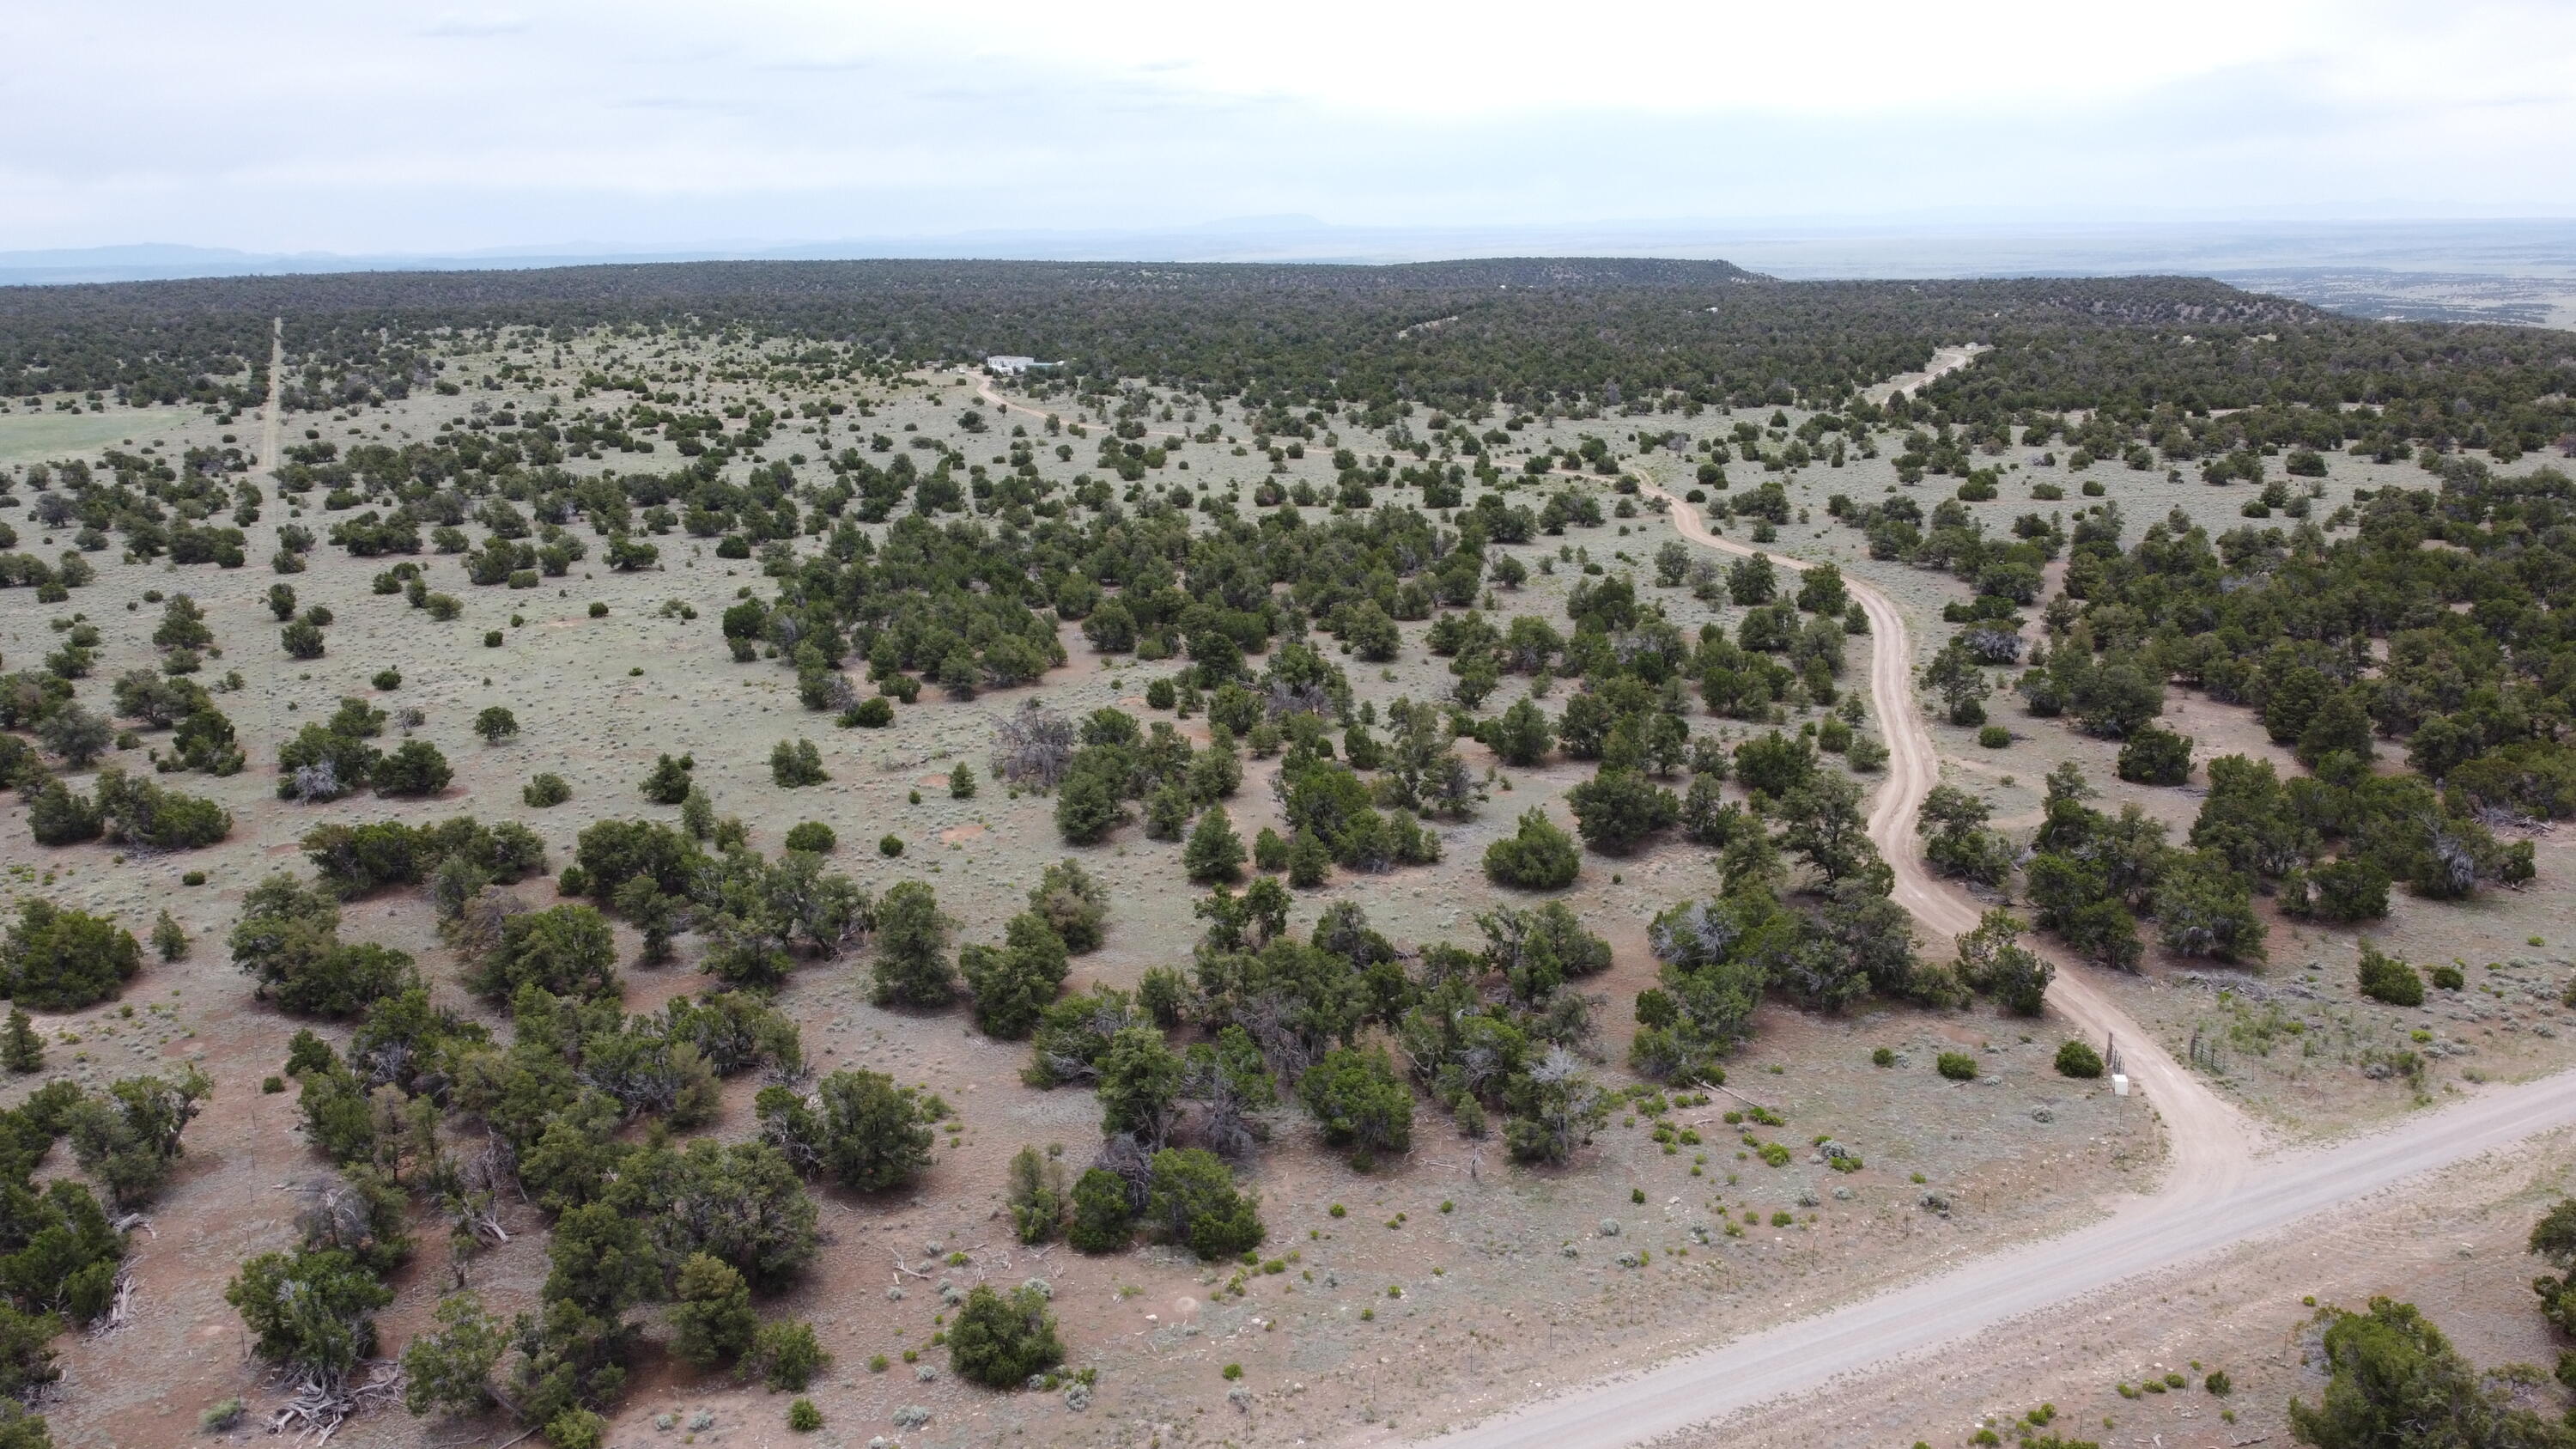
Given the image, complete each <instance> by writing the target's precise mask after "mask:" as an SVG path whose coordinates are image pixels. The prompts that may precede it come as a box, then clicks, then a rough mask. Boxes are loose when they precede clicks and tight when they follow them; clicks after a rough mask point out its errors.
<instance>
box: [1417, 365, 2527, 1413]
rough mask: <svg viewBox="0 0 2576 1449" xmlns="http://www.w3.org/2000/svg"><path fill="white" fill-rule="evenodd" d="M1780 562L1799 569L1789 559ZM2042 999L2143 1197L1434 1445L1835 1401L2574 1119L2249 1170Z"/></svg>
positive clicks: (1892, 633) (2364, 1142)
mask: <svg viewBox="0 0 2576 1449" xmlns="http://www.w3.org/2000/svg"><path fill="white" fill-rule="evenodd" d="M1964 361H1965V358H1961V359H1960V362H1962V363H1963V362H1964ZM1953 365H1957V364H1953ZM1646 491H1647V492H1648V493H1649V494H1650V495H1652V496H1654V497H1658V498H1660V499H1662V500H1663V502H1664V504H1665V506H1666V508H1667V509H1668V511H1669V513H1670V516H1671V518H1672V520H1673V523H1674V526H1675V527H1676V528H1677V529H1678V530H1679V531H1680V532H1681V533H1682V535H1683V536H1684V537H1686V538H1689V539H1690V540H1692V541H1693V542H1695V543H1698V544H1701V545H1703V546H1705V547H1709V548H1713V549H1718V550H1722V551H1725V552H1730V553H1739V554H1749V553H1752V552H1755V550H1753V549H1752V548H1749V547H1747V546H1745V545H1743V544H1738V543H1736V542H1734V541H1733V540H1730V539H1725V538H1720V537H1718V536H1716V535H1714V534H1712V533H1711V532H1710V531H1709V529H1708V527H1707V525H1706V523H1705V522H1704V521H1703V520H1702V519H1701V518H1700V517H1699V515H1698V511H1697V510H1696V509H1694V508H1692V507H1690V506H1688V505H1687V504H1684V503H1683V502H1682V501H1681V500H1679V499H1677V498H1674V497H1673V496H1672V495H1671V494H1669V493H1665V492H1663V491H1662V490H1660V489H1656V488H1653V487H1651V486H1648V487H1647V488H1646ZM1774 559H1775V562H1777V563H1780V564H1782V565H1784V566H1786V567H1790V568H1799V567H1803V565H1802V564H1800V563H1799V562H1798V561H1797V560H1794V559H1788V558H1782V557H1778V556H1776V555H1775V556H1774ZM1846 583H1847V585H1848V587H1849V589H1850V592H1851V594H1852V596H1853V597H1854V598H1855V599H1857V600H1858V601H1859V603H1860V605H1861V607H1862V610H1863V611H1864V612H1865V613H1866V614H1867V616H1868V618H1869V621H1870V628H1871V630H1872V633H1873V635H1874V637H1875V642H1876V647H1874V648H1873V649H1872V651H1871V661H1870V681H1869V684H1870V695H1871V698H1872V701H1873V703H1874V704H1875V706H1876V709H1877V711H1878V715H1879V719H1880V720H1881V722H1882V724H1883V727H1884V728H1885V731H1886V734H1887V741H1888V749H1889V768H1888V778H1887V781H1886V783H1885V784H1884V785H1882V786H1881V787H1880V789H1879V791H1878V794H1877V797H1876V799H1875V801H1874V802H1873V804H1872V809H1871V812H1870V820H1869V833H1870V837H1871V839H1872V840H1874V841H1876V842H1877V843H1878V845H1879V848H1880V850H1881V851H1882V853H1883V854H1884V855H1885V856H1886V858H1887V860H1888V862H1889V864H1890V865H1891V866H1892V867H1893V868H1894V871H1895V875H1896V886H1895V892H1894V895H1895V899H1896V900H1897V902H1898V903H1899V904H1901V905H1903V906H1904V907H1905V908H1906V910H1907V911H1908V913H1910V914H1911V915H1913V916H1914V918H1915V919H1916V920H1917V921H1919V922H1921V924H1922V925H1923V927H1924V928H1925V930H1926V931H1927V932H1928V933H1930V934H1932V935H1934V936H1936V937H1937V936H1951V935H1956V934H1958V933H1959V932H1961V931H1965V930H1967V929H1970V928H1972V927H1973V926H1974V925H1975V924H1976V920H1977V916H1978V914H1979V912H1978V908H1977V906H1976V904H1975V903H1974V902H1972V901H1971V900H1969V899H1967V898H1966V897H1965V896H1963V895H1962V894H1960V893H1959V892H1957V891H1956V890H1954V889H1952V888H1951V887H1950V886H1948V885H1947V884H1946V883H1944V882H1942V881H1940V880H1938V879H1936V878H1934V877H1933V876H1932V875H1931V874H1930V873H1929V872H1928V871H1927V870H1926V869H1925V868H1924V864H1923V860H1922V858H1921V856H1920V855H1919V854H1918V853H1917V851H1916V849H1915V840H1914V836H1913V818H1914V813H1915V811H1916V809H1917V808H1918V807H1919V806H1920V805H1921V803H1922V800H1923V797H1924V795H1925V794H1927V793H1928V792H1929V791H1930V790H1931V788H1932V786H1933V785H1934V784H1935V783H1937V782H1938V780H1939V778H1940V758H1939V755H1938V753H1937V752H1936V751H1935V749H1934V748H1933V742H1932V738H1931V731H1930V730H1929V729H1928V728H1927V727H1926V726H1925V725H1924V723H1923V718H1922V713H1921V709H1920V707H1919V706H1918V704H1917V703H1916V701H1915V698H1914V690H1913V651H1912V649H1911V647H1910V645H1909V642H1908V640H1907V635H1906V629H1905V620H1904V617H1903V615H1902V614H1901V613H1899V612H1898V610H1897V608H1896V606H1895V604H1894V603H1893V602H1892V601H1891V600H1889V599H1888V598H1887V597H1886V596H1885V595H1884V594H1882V593H1880V592H1879V591H1877V590H1875V589H1873V588H1870V587H1869V586H1868V585H1866V584H1863V583H1860V582H1857V581H1852V580H1846ZM2048 1004H2049V1006H2050V1008H2051V1009H2052V1010H2054V1011H2056V1012H2058V1013H2060V1014H2061V1015H2063V1016H2065V1017H2066V1018H2068V1020H2069V1021H2070V1022H2072V1023H2073V1024H2074V1025H2075V1026H2076V1027H2077V1028H2078V1029H2079V1030H2081V1031H2083V1032H2084V1033H2085V1034H2087V1035H2089V1036H2092V1037H2095V1038H2099V1037H2101V1036H2103V1035H2105V1034H2115V1035H2116V1036H2117V1037H2118V1038H2119V1040H2120V1043H2121V1048H2122V1055H2123V1057H2124V1058H2125V1059H2126V1062H2127V1065H2128V1068H2129V1071H2130V1073H2131V1074H2132V1076H2133V1078H2134V1079H2135V1080H2136V1082H2137V1083H2138V1085H2139V1086H2140V1087H2141V1088H2142V1089H2143V1090H2144V1091H2145V1093H2146V1095H2147V1097H2148V1100H2149V1101H2150V1102H2151V1103H2152V1104H2153V1105H2154V1106H2155V1108H2156V1109H2157V1112H2158V1114H2159V1116H2160V1117H2161V1118H2162V1120H2163V1122H2164V1125H2165V1128H2166V1132H2167V1140H2168V1144H2169V1149H2170V1154H2171V1157H2170V1165H2169V1170H2168V1171H2167V1173H2166V1175H2165V1177H2164V1180H2163V1181H2162V1183H2161V1184H2160V1185H2159V1186H2158V1187H2157V1189H2156V1190H2155V1191H2154V1192H2152V1193H2150V1194H2147V1195H2144V1196H2141V1197H2135V1198H2131V1199H2129V1200H2127V1201H2126V1202H2123V1203H2122V1204H2120V1205H2119V1206H2118V1207H2117V1208H2116V1209H2115V1210H2114V1211H2113V1212H2112V1214H2111V1216H2109V1217H2108V1218H2105V1219H2103V1220H2102V1221H2100V1222H2097V1223H2094V1224H2092V1225H2091V1226H2088V1227H2085V1228H2082V1229H2079V1230H2077V1231H2075V1232H2072V1233H2069V1234H2066V1235H2064V1236H2062V1237H2057V1238H2052V1239H2048V1240H2045V1241H2041V1242H2036V1243H2023V1244H2015V1245H2011V1246H2009V1247H2007V1248H2004V1249H2003V1250H2001V1251H1998V1252H1997V1253H1995V1254H1993V1255H1991V1256H1989V1257H1985V1258H1981V1259H1978V1260H1976V1261H1973V1262H1970V1263H1966V1264H1962V1265H1960V1266H1959V1267H1957V1268H1953V1269H1950V1270H1948V1271H1946V1272H1943V1273H1940V1274H1938V1275H1936V1276H1934V1277H1930V1278H1926V1279H1923V1280H1921V1281H1918V1282H1915V1283H1911V1284H1908V1285H1905V1286H1903V1287H1900V1288H1897V1289H1894V1290H1892V1291H1889V1292H1886V1293H1882V1294H1878V1295H1876V1296H1874V1297H1870V1298H1866V1299H1862V1300H1860V1301H1858V1302H1855V1303H1851V1304H1849V1305H1846V1306H1844V1307H1842V1308H1838V1309H1834V1310H1832V1311H1829V1312H1825V1313H1821V1314H1818V1315H1815V1316H1812V1317H1808V1318H1803V1319H1799V1320H1797V1321H1795V1322H1791V1323H1786V1324H1782V1325H1780V1326H1778V1327H1776V1328H1771V1329H1767V1330H1765V1331H1763V1332H1760V1333H1756V1334H1753V1335H1751V1336H1748V1337H1746V1338H1742V1339H1738V1340H1736V1341H1735V1342H1733V1343H1729V1344H1725V1345H1723V1346H1721V1347H1718V1348H1715V1349H1711V1350H1708V1351H1706V1352H1702V1353H1699V1354H1694V1355H1692V1356H1690V1357H1687V1358H1683V1359H1679V1360H1676V1361H1675V1362H1673V1363H1670V1364H1667V1365H1665V1366H1664V1367H1662V1368H1658V1369H1654V1370H1651V1371H1649V1372H1646V1373H1643V1374H1639V1375H1635V1376H1633V1377H1629V1378H1624V1379H1619V1380H1614V1381H1611V1382H1608V1383H1604V1384H1600V1385H1596V1386H1593V1387H1590V1388H1586V1389H1582V1390H1577V1391H1575V1392H1573V1393H1570V1394H1566V1395H1561V1396H1558V1397H1555V1398H1551V1399H1548V1400H1544V1401H1541V1402H1539V1403H1536V1404H1532V1405H1529V1406H1526V1407H1524V1408H1522V1409H1519V1410H1517V1411H1514V1412H1513V1413H1511V1414H1509V1415H1506V1416H1504V1417H1501V1418H1498V1419H1495V1420H1491V1421H1488V1422H1486V1423H1484V1424H1480V1425H1477V1426H1474V1427H1472V1428H1469V1429H1466V1430H1463V1431H1461V1432H1458V1433H1455V1434H1450V1435H1446V1436H1443V1437H1442V1438H1440V1439H1439V1440H1438V1441H1437V1443H1438V1444H1440V1445H1441V1446H1444V1449H1541V1446H1545V1449H1618V1446H1624V1445H1630V1444H1637V1443H1642V1442H1645V1441H1647V1440H1651V1439H1654V1438H1657V1437H1659V1436H1661V1435H1665V1434H1670V1433H1674V1432H1676V1431H1679V1430H1682V1429H1686V1428H1689V1427H1691V1426H1693V1425H1697V1424H1705V1423H1709V1422H1712V1421H1715V1420H1718V1419H1722V1418H1724V1417H1725V1416H1726V1415H1728V1414H1730V1413H1733V1412H1734V1411H1736V1410H1740V1409H1745V1408H1750V1407H1752V1406H1754V1405H1757V1404H1762V1403H1767V1402H1770V1401H1773V1400H1777V1399H1782V1398H1787V1397H1791V1396H1795V1395H1800V1394H1811V1393H1814V1392H1817V1391H1819V1390H1822V1389H1826V1388H1829V1387H1830V1386H1831V1385H1832V1384H1833V1383H1834V1382H1835V1381H1836V1380H1837V1379H1839V1378H1841V1377H1843V1376H1845V1375H1850V1374H1857V1373H1861V1372H1864V1371H1868V1370H1873V1369H1885V1368H1886V1367H1888V1366H1889V1365H1891V1364H1902V1363H1903V1362H1904V1361H1905V1360H1906V1359H1907V1358H1909V1357H1910V1356H1913V1355H1917V1354H1921V1353H1925V1352H1927V1351H1929V1350H1932V1349H1935V1348H1938V1347H1941V1346H1944V1345H1947V1344H1950V1343H1954V1342H1956V1341H1958V1340H1960V1339H1963V1338H1966V1337H1968V1336H1969V1335H1972V1334H1976V1333H1980V1332H1983V1331H1987V1330H1990V1329H1992V1328H1994V1327H1996V1326H1997V1325H1999V1324H2002V1323H2005V1322H2007V1321H2009V1320H2011V1319H2014V1318H2017V1317H2020V1316H2022V1315H2025V1314H2030V1313H2035V1312H2039V1311H2041V1310H2045V1309H2048V1308H2051V1307H2054V1306H2057V1305H2062V1304H2065V1303H2068V1302H2070V1301H2072V1300H2074V1299H2077V1298H2080V1297H2082V1296H2084V1295H2086V1294H2088V1293H2092V1292H2095V1291H2098V1290H2101V1289H2104V1288H2108V1287H2111V1286H2113V1285H2115V1284H2117V1283H2120V1282H2121V1281H2123V1280H2125V1279H2129V1278H2134V1277H2138V1276H2140V1275H2144V1274H2149V1273H2155V1272H2160V1271H2168V1270H2171V1269H2173V1268H2176V1267H2178V1266H2181V1265H2183V1264H2186V1263H2188V1262H2191V1261H2192V1260H2194V1259H2197V1258H2200V1257H2202V1256H2204V1255H2207V1254H2211V1253H2214V1252H2216V1251H2218V1250H2220V1249H2223V1248H2227V1247H2229V1246H2232V1245H2235V1244H2239V1243H2243V1242H2247V1241H2251V1240H2255V1239H2259V1238H2262V1237H2264V1236H2266V1235H2270V1234H2274V1233H2278V1232H2281V1231H2283V1230H2285V1229H2289V1228H2291V1227H2293V1226H2294V1225H2296V1224H2299V1223H2300V1222H2302V1221H2303V1220H2308V1219H2312V1218H2317V1217H2319V1216H2320V1215H2322V1214H2325V1213H2328V1212H2330V1211H2331V1210H2333V1209H2335V1208H2338V1207H2346V1206H2349V1205H2351V1204H2353V1203H2356V1202H2358V1201H2359V1200H2360V1199H2362V1198H2365V1197H2368V1196H2370V1195H2371V1194H2374V1193H2377V1192H2380V1191H2383V1190H2385V1189H2388V1188H2390V1187H2393V1186H2395V1185H2396V1184H2398V1183H2400V1182H2402V1181H2404V1180H2405V1179H2407V1178H2410V1177H2413V1176H2416V1175H2418V1174H2421V1173H2425V1172H2430V1171H2433V1170H2435V1169H2438V1168H2442V1167H2445V1166H2448V1165H2450V1164H2453V1163H2457V1162H2461V1161H2465V1160H2467V1159H2469V1158H2472V1157H2475V1156H2477V1155H2479V1154H2481V1153H2486V1152H2491V1151H2496V1150H2499V1149H2505V1148H2510V1147H2512V1146H2513V1145H2515V1144H2517V1143H2519V1142H2521V1141H2523V1140H2524V1139H2525V1138H2528V1137H2530V1136H2532V1135H2533V1134H2535V1133H2539V1132H2543V1131H2547V1130H2550V1129H2552V1128H2557V1127H2561V1126H2564V1125H2566V1124H2567V1123H2568V1122H2569V1121H2570V1120H2576V1073H2561V1074H2559V1075H2556V1076H2552V1077H2546V1078H2543V1079H2541V1080H2539V1081H2536V1082H2530V1083H2526V1084H2524V1085H2522V1086H2518V1087H2510V1088H2503V1089H2496V1090H2490V1091H2486V1092H2482V1093H2480V1094H2479V1095H2478V1096H2476V1097H2474V1098H2472V1099H2471V1100H2470V1101H2468V1102H2466V1103H2464V1104H2462V1105H2459V1106H2456V1107H2452V1108H2449V1109H2447V1110H2445V1111H2442V1112H2439V1113H2431V1114H2426V1115H2424V1116H2421V1117H2417V1118H2414V1119H2411V1120H2409V1121H2407V1122H2405V1123H2403V1124H2401V1125H2399V1126H2397V1127H2394V1128H2392V1129H2390V1130H2388V1131H2385V1132H2381V1133H2377V1134H2374V1135H2371V1136H2367V1137H2362V1138H2358V1139H2354V1140H2351V1141H2347V1142H2344V1143H2341V1144H2338V1145H2335V1146H2332V1147H2323V1148H2304V1149H2298V1150H2293V1151H2274V1152H2270V1153H2267V1154H2266V1155H2265V1156H2264V1157H2263V1159H2262V1162H2261V1170H2260V1171H2259V1172H2257V1171H2254V1170H2253V1168H2254V1161H2255V1154H2256V1152H2257V1150H2258V1148H2259V1147H2261V1146H2262V1142H2261V1138H2260V1136H2259V1134H2258V1133H2257V1132H2256V1131H2255V1130H2254V1129H2253V1127H2252V1125H2251V1124H2250V1123H2248V1122H2247V1121H2246V1120H2245V1119H2244V1117H2243V1116H2242V1115H2241V1114H2239V1113H2238V1112H2237V1111H2235V1109H2233V1108H2232V1107H2230V1106H2229V1105H2228V1104H2227V1103H2226V1102H2224V1101H2223V1100H2221V1099H2220V1098H2218V1096H2217V1095H2216V1094H2215V1093H2213V1092H2211V1091H2210V1090H2209V1088H2208V1087H2207V1086H2206V1085H2205V1084H2204V1083H2202V1082H2201V1081H2200V1080H2199V1079H2198V1078H2196V1077H2194V1076H2192V1075H2191V1074H2190V1073H2189V1072H2187V1071H2185V1070H2183V1069H2182V1068H2181V1067H2180V1066H2179V1065H2178V1064H2177V1063H2175V1062H2174V1061H2173V1059H2172V1058H2171V1057H2169V1056H2167V1055H2166V1054H2165V1053H2164V1052H2163V1051H2162V1050H2160V1049H2159V1048H2158V1047H2157V1046H2156V1045H2155V1044H2154V1042H2153V1041H2152V1040H2150V1039H2149V1038H2148V1036H2147V1035H2146V1033H2145V1032H2143V1031H2141V1030H2139V1029H2138V1028H2137V1027H2136V1026H2135V1025H2134V1024H2133V1023H2131V1022H2130V1021H2129V1020H2128V1019H2127V1018H2126V1016H2125V1015H2124V1014H2123V1013H2121V1012H2120V1011H2119V1010H2118V1009H2117V1008H2116V1007H2114V1006H2113V1005H2112V1004H2111V1003H2110V1002H2109V1001H2108V1000H2106V999H2105V998H2104V997H2103V996H2102V995H2101V994H2100V993H2099V992H2097V991H2096V990H2094V989H2093V988H2092V986H2091V985H2090V984H2089V983H2088V982H2087V981H2086V980H2085V979H2084V978H2083V976H2082V974H2081V972H2080V970H2078V969H2069V968H2067V967H2066V966H2064V965H2063V964H2061V965H2060V969H2059V973H2058V975H2057V977H2056V979H2055V981H2054V982H2052V983H2051V985H2050V988H2049V992H2048ZM2324 1226H2325V1225H2322V1224H2321V1225H2320V1230H2323V1228H2324Z"/></svg>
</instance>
